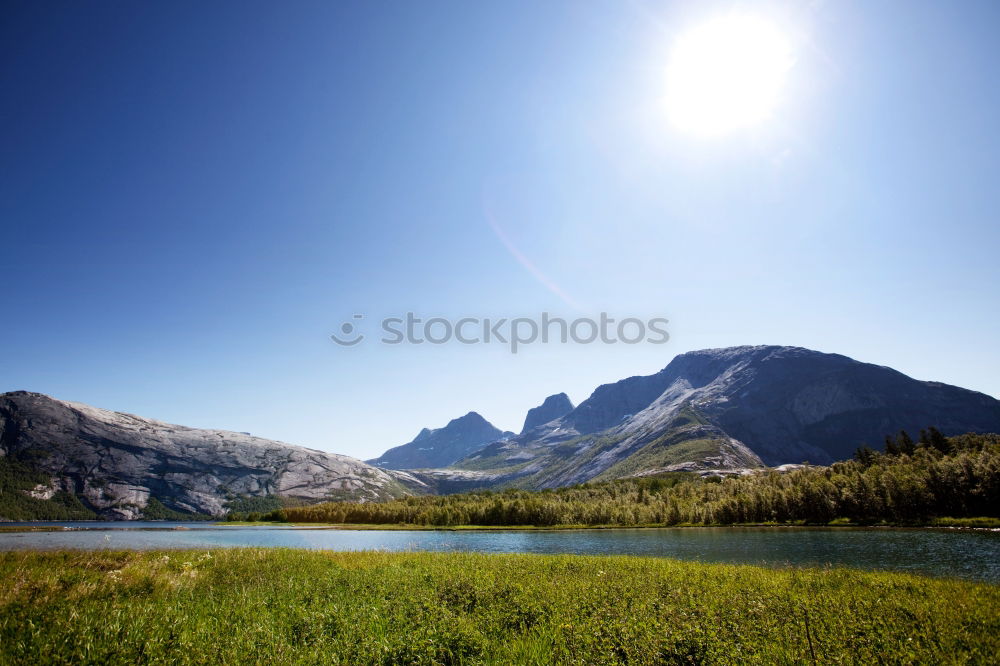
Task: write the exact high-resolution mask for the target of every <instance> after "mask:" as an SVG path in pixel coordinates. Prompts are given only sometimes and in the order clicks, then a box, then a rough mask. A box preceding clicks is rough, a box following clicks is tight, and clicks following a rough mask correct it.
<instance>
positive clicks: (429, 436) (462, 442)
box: [367, 412, 514, 470]
mask: <svg viewBox="0 0 1000 666" xmlns="http://www.w3.org/2000/svg"><path fill="white" fill-rule="evenodd" d="M513 434H514V433H512V432H504V431H503V430H500V429H499V428H497V427H495V426H494V425H493V424H491V423H490V422H489V421H487V420H486V419H484V418H483V417H482V416H480V415H479V414H477V413H476V412H469V413H468V414H466V415H465V416H462V417H459V418H457V419H452V420H451V421H449V422H448V425H446V426H444V427H443V428H436V429H434V430H430V429H428V428H424V429H423V430H421V431H420V433H419V434H418V435H417V436H416V437H415V438H414V439H413V441H411V442H408V443H406V444H402V445H400V446H396V447H393V448H391V449H389V450H388V451H386V452H385V453H383V454H382V456H381V457H380V458H375V459H372V460H368V461H367V462H368V463H370V464H372V465H376V466H378V467H384V468H387V469H396V470H402V469H423V468H433V467H446V466H448V465H450V464H452V463H453V462H455V461H456V460H458V459H459V458H464V457H465V456H467V455H469V454H470V453H472V452H473V451H476V450H478V449H480V448H482V447H483V446H485V445H486V444H488V443H489V442H493V441H497V440H501V439H505V438H507V437H511V436H513Z"/></svg>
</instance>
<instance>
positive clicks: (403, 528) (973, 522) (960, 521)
mask: <svg viewBox="0 0 1000 666" xmlns="http://www.w3.org/2000/svg"><path fill="white" fill-rule="evenodd" d="M20 522H28V521H20ZM160 522H162V523H164V524H169V526H165V527H162V528H159V527H150V526H148V524H149V523H160ZM61 523H94V524H95V527H88V526H85V525H81V526H79V527H76V526H72V527H70V526H64V525H61ZM100 523H114V524H115V525H116V526H115V527H113V528H110V529H164V530H189V529H207V528H208V526H211V527H212V528H215V527H273V528H284V529H290V530H343V531H383V532H554V531H568V530H636V529H643V530H645V529H726V528H748V529H767V528H778V529H782V528H783V529H910V530H915V529H935V530H941V529H957V530H976V531H987V532H993V531H1000V518H986V517H977V518H939V519H936V521H935V522H931V523H916V524H905V523H849V522H843V521H832V522H830V523H806V522H801V523H732V524H725V525H696V524H678V525H663V524H646V525H416V524H380V523H294V522H290V523H285V522H275V521H257V522H248V521H202V520H197V521H195V520H192V521H166V520H165V521H157V520H136V521H129V520H122V521H99V520H92V521H91V520H87V521H83V520H79V521H38V522H37V523H33V524H30V525H11V524H3V523H0V534H3V533H16V532H48V531H62V530H73V529H79V530H87V529H101V528H100V527H96V525H97V524H100ZM133 523H142V524H143V526H141V527H138V526H137V527H134V528H132V527H129V525H130V524H133ZM186 524H192V525H202V526H205V527H201V528H191V527H186ZM118 525H121V527H118Z"/></svg>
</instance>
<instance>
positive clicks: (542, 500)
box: [263, 428, 1000, 526]
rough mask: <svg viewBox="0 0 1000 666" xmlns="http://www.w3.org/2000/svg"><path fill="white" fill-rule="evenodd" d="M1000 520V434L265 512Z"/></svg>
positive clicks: (470, 520) (382, 517)
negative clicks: (729, 469) (785, 465)
mask: <svg viewBox="0 0 1000 666" xmlns="http://www.w3.org/2000/svg"><path fill="white" fill-rule="evenodd" d="M978 516H990V517H1000V435H992V434H988V435H978V434H968V435H961V436H958V437H950V438H949V437H944V436H943V435H941V433H940V432H939V431H937V430H936V429H933V428H931V429H928V430H926V431H924V432H922V433H921V435H920V437H919V438H918V439H917V440H913V439H912V438H911V437H910V436H909V435H908V434H907V433H905V432H900V433H899V434H897V435H896V436H895V437H890V438H887V440H886V443H885V450H884V451H881V452H879V451H875V450H873V449H871V448H869V447H862V448H859V449H858V450H857V452H856V453H855V456H854V458H853V459H852V460H848V461H844V462H838V463H834V464H832V465H830V466H828V467H813V466H805V467H802V468H799V469H795V470H793V471H790V472H785V473H779V472H777V471H774V470H766V471H761V472H757V473H752V474H749V475H745V476H730V477H726V478H719V477H708V478H700V477H698V476H697V475H694V474H684V473H674V474H667V475H661V476H655V477H646V478H634V479H624V480H617V481H610V482H604V483H588V484H582V485H577V486H572V487H567V488H559V489H553V490H543V491H540V492H532V491H526V490H517V489H510V490H505V491H501V492H491V491H480V492H470V493H463V494H458V495H445V496H420V497H408V498H405V499H398V500H393V501H389V502H381V503H357V502H327V503H324V504H316V505H312V506H303V507H287V508H283V509H280V510H277V511H274V512H271V513H270V514H267V515H266V516H263V517H264V518H265V519H270V520H283V521H289V522H307V523H308V522H323V523H346V524H381V525H387V524H404V525H428V526H455V525H484V526H512V525H535V526H553V525H616V526H638V525H685V524H690V525H725V524H739V523H770V522H774V523H796V522H805V523H821V524H822V523H828V522H831V521H834V520H836V519H847V520H850V521H851V522H857V523H862V524H866V523H868V524H870V523H877V522H883V521H884V522H890V523H900V524H905V523H921V522H926V521H928V520H930V519H933V518H936V517H952V518H965V517H978Z"/></svg>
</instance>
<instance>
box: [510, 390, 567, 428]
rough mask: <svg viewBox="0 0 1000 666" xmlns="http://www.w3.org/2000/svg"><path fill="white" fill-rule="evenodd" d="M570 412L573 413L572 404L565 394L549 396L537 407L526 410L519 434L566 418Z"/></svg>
mask: <svg viewBox="0 0 1000 666" xmlns="http://www.w3.org/2000/svg"><path fill="white" fill-rule="evenodd" d="M571 411H573V403H572V402H570V400H569V396H568V395H566V394H565V393H557V394H555V395H550V396H549V397H547V398H546V399H545V401H544V402H542V404H540V405H539V406H538V407H532V408H531V409H529V410H528V415H527V416H525V417H524V427H523V428H521V434H522V435H523V434H524V433H526V432H528V431H529V430H533V429H534V428H537V427H538V426H542V425H545V424H546V423H548V422H549V421H554V420H555V419H558V418H560V417H562V416H566V415H567V414H569V413H570V412H571Z"/></svg>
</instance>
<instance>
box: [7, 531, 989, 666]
mask: <svg viewBox="0 0 1000 666" xmlns="http://www.w3.org/2000/svg"><path fill="white" fill-rule="evenodd" d="M0 580H3V581H4V585H3V586H0V663H94V664H133V663H150V662H153V663H172V664H188V663H192V664H193V663H244V662H253V663H276V664H277V663H280V664H296V663H302V664H306V663H324V664H549V663H562V664H618V663H630V664H653V663H658V664H670V663H713V664H746V663H751V664H752V663H758V664H791V663H806V664H808V663H949V664H950V663H989V662H992V661H993V660H994V659H995V657H996V655H997V654H998V653H1000V586H993V585H984V584H974V583H967V582H959V581H953V580H941V579H932V578H924V577H919V576H912V575H905V574H890V573H863V572H859V571H854V570H849V569H832V570H820V569H785V570H773V569H765V568H758V567H752V566H732V565H706V564H698V563H692V562H679V561H673V560H665V559H647V558H636V557H583V556H568V555H567V556H533V555H480V554H451V553H449V554H432V553H392V554H390V553H330V552H316V551H295V550H261V549H252V550H249V549H248V550H219V551H212V552H211V553H209V552H205V551H198V552H192V551H171V552H53V553H4V554H2V555H0Z"/></svg>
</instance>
